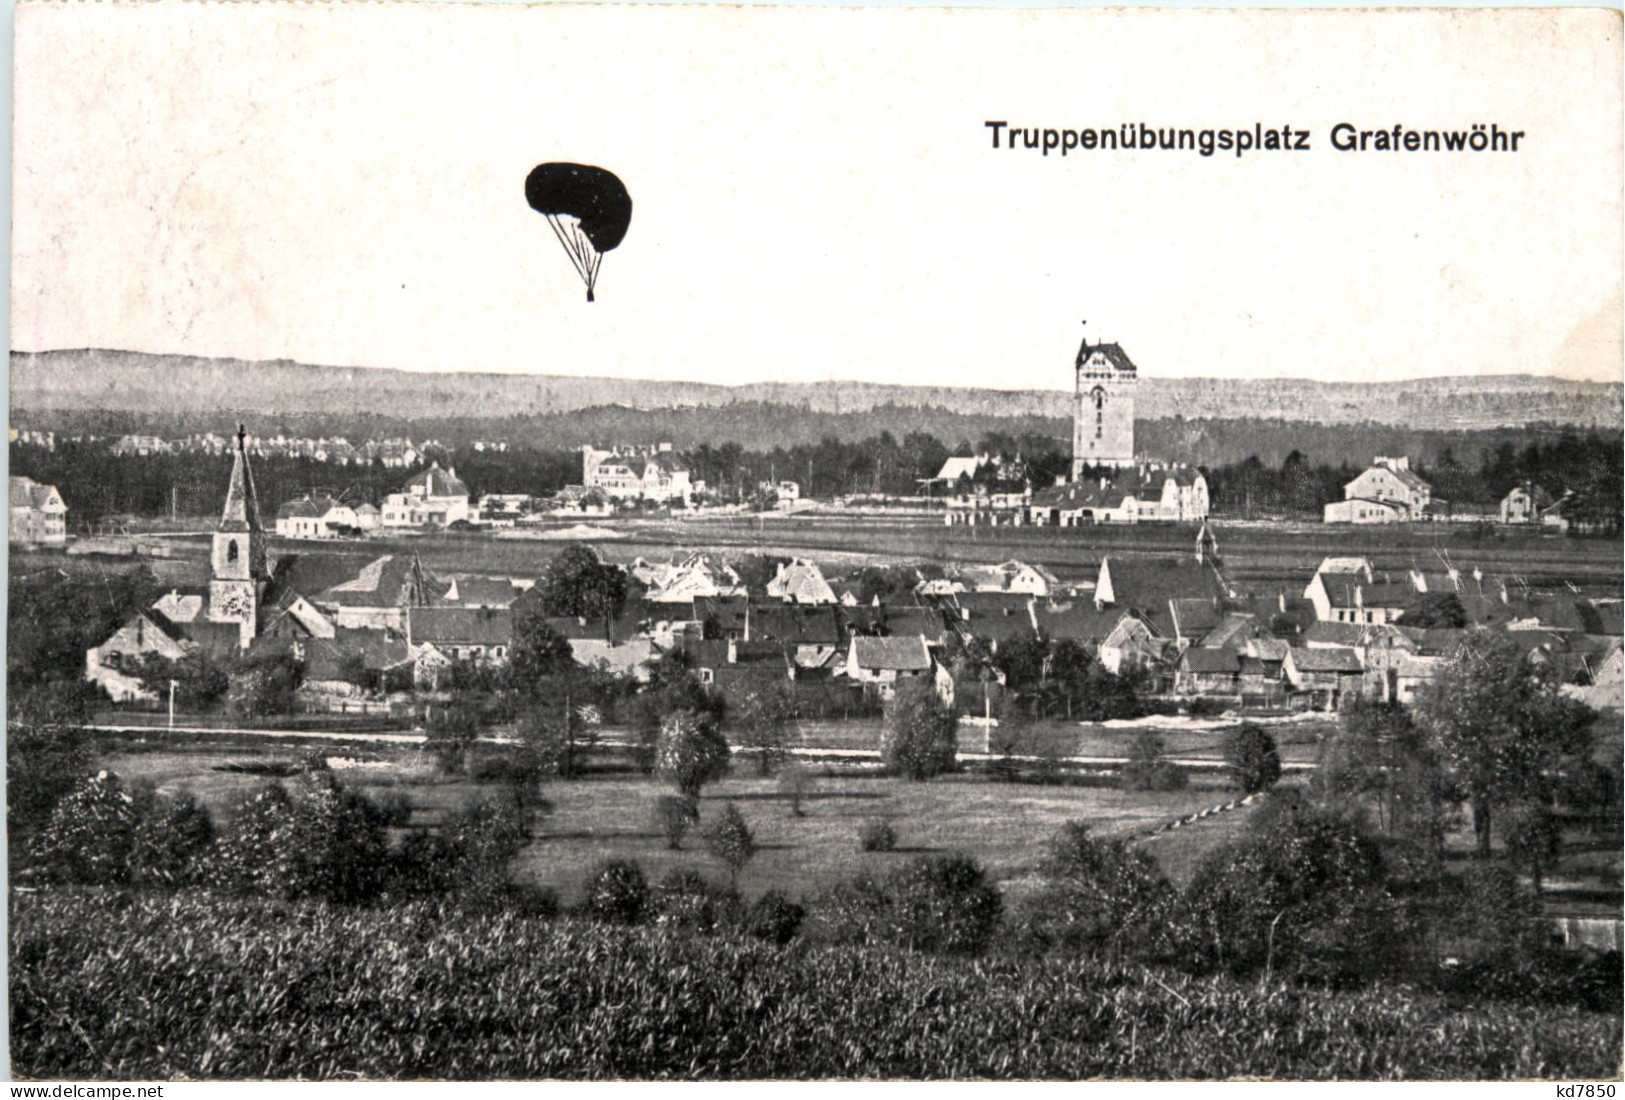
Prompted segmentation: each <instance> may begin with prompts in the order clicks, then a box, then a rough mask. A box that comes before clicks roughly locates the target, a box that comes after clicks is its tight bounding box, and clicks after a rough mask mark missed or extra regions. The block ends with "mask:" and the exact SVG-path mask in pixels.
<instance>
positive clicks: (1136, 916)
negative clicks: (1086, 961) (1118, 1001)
mask: <svg viewBox="0 0 1625 1100" xmlns="http://www.w3.org/2000/svg"><path fill="white" fill-rule="evenodd" d="M1039 873H1040V875H1041V876H1042V878H1043V880H1044V885H1043V887H1042V889H1040V890H1039V891H1038V892H1037V893H1036V894H1034V895H1033V896H1032V897H1031V898H1030V899H1028V901H1027V902H1026V904H1025V905H1023V906H1022V909H1021V913H1020V916H1019V919H1018V920H1017V922H1016V924H1017V926H1018V929H1019V938H1020V939H1021V940H1022V941H1023V944H1024V946H1026V947H1028V948H1030V949H1036V950H1042V951H1060V952H1066V953H1068V954H1085V955H1096V956H1104V957H1109V958H1132V959H1138V960H1141V961H1150V960H1161V959H1166V958H1169V957H1170V955H1171V954H1172V953H1173V946H1172V944H1171V942H1170V939H1169V925H1170V921H1171V920H1172V918H1173V915H1174V911H1175V907H1176V904H1177V901H1178V895H1177V893H1176V891H1175V890H1174V888H1173V886H1172V885H1170V884H1169V882H1168V880H1167V879H1166V878H1164V877H1163V875H1162V872H1161V871H1160V870H1159V869H1158V867H1157V864H1156V861H1155V860H1153V859H1152V858H1151V857H1150V856H1148V855H1146V854H1145V853H1144V852H1140V851H1136V850H1134V849H1132V848H1130V847H1129V846H1128V845H1127V844H1125V843H1124V842H1123V841H1121V840H1101V839H1097V838H1095V837H1092V836H1090V835H1089V829H1088V826H1086V825H1084V824H1083V823H1082V822H1079V821H1071V822H1068V823H1067V824H1066V825H1064V826H1062V827H1061V830H1060V831H1059V832H1058V833H1056V834H1055V836H1054V837H1052V838H1051V840H1050V842H1049V845H1048V848H1047V850H1046V852H1045V855H1044V860H1043V862H1042V863H1041V864H1040V868H1039Z"/></svg>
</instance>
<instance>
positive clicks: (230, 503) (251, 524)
mask: <svg viewBox="0 0 1625 1100" xmlns="http://www.w3.org/2000/svg"><path fill="white" fill-rule="evenodd" d="M247 435H248V433H247V431H245V430H244V428H243V426H242V425H241V424H238V425H237V453H236V455H235V456H234V457H233V459H232V463H231V485H230V486H229V487H228V488H227V489H226V508H225V511H224V512H222V513H221V515H220V530H222V531H260V530H262V528H261V526H260V502H259V498H258V497H256V496H255V495H254V471H252V470H250V469H249V468H248V450H247V448H246V447H245V446H244V440H245V439H246V438H247Z"/></svg>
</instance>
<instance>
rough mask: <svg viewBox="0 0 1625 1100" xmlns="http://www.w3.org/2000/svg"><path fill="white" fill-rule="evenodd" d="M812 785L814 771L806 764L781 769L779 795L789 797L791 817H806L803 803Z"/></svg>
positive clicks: (795, 764)
mask: <svg viewBox="0 0 1625 1100" xmlns="http://www.w3.org/2000/svg"><path fill="white" fill-rule="evenodd" d="M812 785H813V776H812V771H811V770H810V769H809V768H808V767H807V766H806V765H805V764H800V763H792V764H790V765H789V766H787V767H784V768H781V769H779V793H780V794H783V795H787V796H789V799H790V813H791V816H793V817H803V816H805V814H806V811H805V810H803V809H802V808H801V803H802V801H803V800H804V799H806V797H807V794H808V792H810V791H811V790H812Z"/></svg>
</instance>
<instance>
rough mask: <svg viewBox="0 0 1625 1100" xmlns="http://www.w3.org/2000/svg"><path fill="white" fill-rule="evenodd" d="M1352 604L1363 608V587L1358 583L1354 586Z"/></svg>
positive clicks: (1362, 609)
mask: <svg viewBox="0 0 1625 1100" xmlns="http://www.w3.org/2000/svg"><path fill="white" fill-rule="evenodd" d="M1354 606H1355V607H1357V608H1359V609H1360V610H1361V611H1364V610H1365V589H1364V588H1363V587H1362V586H1360V585H1358V584H1357V585H1355V586H1354Z"/></svg>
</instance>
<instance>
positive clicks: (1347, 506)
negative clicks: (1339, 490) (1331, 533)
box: [1325, 455, 1433, 523]
mask: <svg viewBox="0 0 1625 1100" xmlns="http://www.w3.org/2000/svg"><path fill="white" fill-rule="evenodd" d="M1432 502H1433V487H1432V486H1431V485H1429V484H1428V483H1427V482H1425V481H1423V480H1422V479H1421V478H1420V477H1418V476H1417V475H1416V474H1415V473H1413V472H1412V471H1411V460H1410V459H1409V458H1405V457H1397V458H1395V457H1388V456H1385V455H1378V456H1377V457H1376V458H1374V459H1372V460H1371V465H1370V466H1369V467H1368V468H1366V469H1365V470H1364V471H1362V472H1361V474H1360V476H1359V477H1357V478H1355V479H1354V480H1353V481H1351V482H1349V483H1348V484H1347V485H1345V486H1343V499H1342V500H1336V501H1332V502H1331V503H1330V504H1328V505H1326V508H1325V519H1326V522H1327V523H1404V522H1406V521H1407V520H1417V519H1422V518H1423V517H1424V515H1425V514H1426V512H1427V510H1428V505H1429V504H1431V503H1432Z"/></svg>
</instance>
